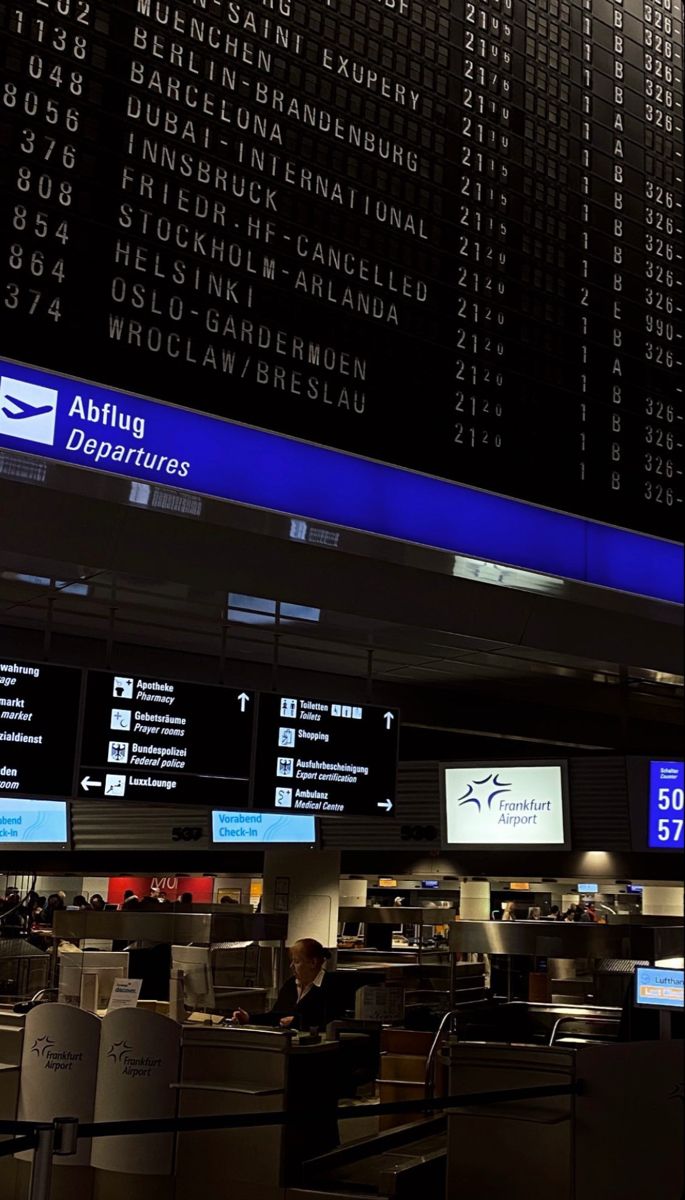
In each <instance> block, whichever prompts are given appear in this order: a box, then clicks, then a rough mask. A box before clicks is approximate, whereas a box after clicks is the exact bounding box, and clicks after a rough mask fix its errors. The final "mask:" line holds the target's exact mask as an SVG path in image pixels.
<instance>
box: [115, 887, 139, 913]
mask: <svg viewBox="0 0 685 1200" xmlns="http://www.w3.org/2000/svg"><path fill="white" fill-rule="evenodd" d="M130 900H135V901H136V907H137V906H138V903H139V900H138V897H137V896H136V893H135V892H134V891H132V890H131V888H126V891H125V892H124V898H123V900H122V901H121V904H120V905H119V908H120V909H122V908H126V906H127V905H128V903H129V901H130Z"/></svg>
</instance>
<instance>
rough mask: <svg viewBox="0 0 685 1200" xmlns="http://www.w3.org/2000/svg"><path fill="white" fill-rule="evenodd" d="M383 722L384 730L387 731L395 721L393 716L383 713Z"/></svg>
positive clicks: (392, 714) (389, 713)
mask: <svg viewBox="0 0 685 1200" xmlns="http://www.w3.org/2000/svg"><path fill="white" fill-rule="evenodd" d="M383 720H384V721H385V728H386V729H389V728H390V726H391V725H392V723H393V721H394V720H395V714H394V713H391V712H387V713H383Z"/></svg>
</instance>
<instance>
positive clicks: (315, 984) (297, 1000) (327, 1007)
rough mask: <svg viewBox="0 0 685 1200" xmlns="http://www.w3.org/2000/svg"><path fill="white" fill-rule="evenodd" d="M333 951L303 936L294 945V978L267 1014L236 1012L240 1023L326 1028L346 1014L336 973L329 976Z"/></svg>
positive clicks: (292, 960)
mask: <svg viewBox="0 0 685 1200" xmlns="http://www.w3.org/2000/svg"><path fill="white" fill-rule="evenodd" d="M328 958H330V953H329V952H328V950H326V949H325V948H324V947H323V946H322V945H321V943H320V942H317V941H315V939H314V938H301V939H300V940H299V942H295V944H294V945H293V946H292V947H291V950H290V966H291V968H292V971H293V976H292V978H291V979H288V981H287V982H286V983H285V984H284V985H283V987H282V988H281V990H280V992H279V993H278V997H277V999H276V1003H275V1004H274V1006H273V1008H272V1009H271V1011H270V1012H268V1013H259V1014H255V1015H254V1016H251V1015H250V1014H249V1013H247V1012H245V1009H244V1008H238V1009H236V1010H235V1012H234V1013H233V1020H234V1021H236V1022H237V1023H238V1024H239V1025H247V1024H248V1023H249V1024H250V1025H279V1026H281V1028H284V1029H288V1028H292V1029H312V1028H314V1027H315V1028H317V1029H325V1027H326V1025H327V1024H328V1022H329V1021H335V1020H336V1019H337V1018H339V1017H342V1016H343V1015H344V1005H343V1004H342V1003H341V997H340V996H339V995H338V994H337V991H338V990H337V988H336V986H335V982H334V976H333V975H327V974H326V970H325V966H324V964H325V962H326V959H328Z"/></svg>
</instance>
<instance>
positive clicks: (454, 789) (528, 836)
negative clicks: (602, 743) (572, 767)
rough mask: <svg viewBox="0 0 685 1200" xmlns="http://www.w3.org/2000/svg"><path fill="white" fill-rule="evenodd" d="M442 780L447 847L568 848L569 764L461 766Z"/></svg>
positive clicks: (444, 771) (448, 769) (451, 769)
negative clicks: (567, 768)
mask: <svg viewBox="0 0 685 1200" xmlns="http://www.w3.org/2000/svg"><path fill="white" fill-rule="evenodd" d="M441 781H442V789H443V824H444V828H443V833H444V838H443V840H444V844H445V845H448V846H470V847H473V848H479V847H493V846H502V847H507V848H511V847H517V846H520V847H530V846H533V847H535V848H536V849H538V850H542V849H568V848H569V842H568V813H567V787H566V767H565V764H564V763H559V762H557V763H535V764H532V763H497V762H490V763H486V764H483V763H482V762H481V763H460V764H458V765H456V764H455V765H454V766H445V767H443V769H442V771H441Z"/></svg>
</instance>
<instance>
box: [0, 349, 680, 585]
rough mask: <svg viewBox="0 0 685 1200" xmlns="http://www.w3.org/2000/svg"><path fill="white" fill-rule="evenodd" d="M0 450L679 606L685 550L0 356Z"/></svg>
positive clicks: (672, 544)
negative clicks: (341, 526)
mask: <svg viewBox="0 0 685 1200" xmlns="http://www.w3.org/2000/svg"><path fill="white" fill-rule="evenodd" d="M0 372H1V374H2V379H1V380H0V446H4V447H5V448H6V449H7V450H19V451H24V452H28V453H32V454H40V455H42V456H43V457H44V458H48V459H54V460H56V461H58V462H63V463H67V464H69V465H71V466H76V467H90V468H94V469H95V470H99V471H105V472H107V473H110V474H116V475H123V476H125V477H126V478H129V479H138V480H143V481H144V482H146V483H150V484H161V485H165V486H167V487H173V488H178V489H181V490H183V491H190V492H194V493H200V494H203V495H207V496H216V497H218V498H220V499H222V500H230V501H234V502H237V503H240V504H250V505H254V506H256V507H259V508H268V509H273V510H275V511H276V512H283V513H288V514H291V515H293V516H298V517H304V518H306V519H308V520H315V521H323V522H326V523H328V524H334V525H344V526H349V527H351V528H352V529H358V530H363V531H365V532H367V533H372V534H381V535H384V536H386V537H392V538H399V539H401V540H402V541H406V542H416V543H418V544H420V545H424V546H433V547H437V548H439V549H441V550H450V551H453V552H454V553H455V554H460V555H469V556H471V557H473V558H480V559H485V560H486V561H488V562H496V563H506V564H509V565H511V566H514V567H519V568H522V569H523V570H530V571H536V572H542V573H544V574H549V575H558V576H561V577H562V578H565V579H572V580H578V581H580V582H583V583H592V584H599V585H600V586H602V587H607V588H615V589H620V590H621V591H625V592H633V593H636V594H638V595H642V596H651V597H654V598H655V599H659V600H669V601H672V602H675V603H682V602H683V547H682V546H681V545H679V544H676V543H674V542H666V541H662V540H660V539H659V538H654V537H648V536H647V535H645V534H640V533H632V532H630V531H627V530H621V529H614V528H612V527H611V526H607V525H601V524H599V523H598V522H596V521H589V520H587V519H586V518H583V517H574V516H568V515H566V514H564V513H558V512H553V511H551V510H549V509H545V508H538V507H536V506H535V505H533V504H526V503H524V502H523V501H520V500H512V499H508V498H506V497H503V496H495V495H492V494H490V493H488V492H479V491H476V490H475V489H473V488H469V487H465V486H464V485H462V484H457V483H449V482H446V481H445V480H439V479H432V478H430V477H429V476H425V475H419V474H414V473H413V472H411V471H407V470H403V469H401V468H399V467H392V466H386V465H384V464H382V463H376V462H370V461H368V460H367V459H364V458H358V457H356V456H355V455H352V454H345V453H343V452H341V451H338V450H328V449H325V448H323V447H321V446H313V445H310V444H309V443H307V442H300V441H296V440H294V439H292V438H288V437H285V436H283V435H280V434H275V433H266V432H263V431H261V430H258V429H251V428H249V427H247V426H244V425H237V424H234V423H233V422H230V421H224V420H222V419H221V418H218V417H210V416H205V415H204V414H202V413H196V412H189V411H188V410H186V409H183V408H178V407H176V406H174V405H170V404H166V403H162V402H160V401H155V400H145V399H141V398H140V397H139V396H132V395H129V394H127V393H124V392H118V391H114V390H112V389H110V388H104V387H100V386H98V385H95V384H90V383H88V384H84V383H83V382H78V381H75V380H72V379H68V378H66V377H65V376H61V375H54V374H48V373H46V372H45V371H39V370H36V369H35V368H33V367H26V366H20V365H18V364H16V363H11V362H1V361H0Z"/></svg>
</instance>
